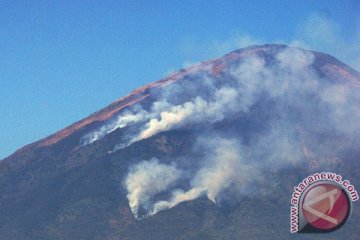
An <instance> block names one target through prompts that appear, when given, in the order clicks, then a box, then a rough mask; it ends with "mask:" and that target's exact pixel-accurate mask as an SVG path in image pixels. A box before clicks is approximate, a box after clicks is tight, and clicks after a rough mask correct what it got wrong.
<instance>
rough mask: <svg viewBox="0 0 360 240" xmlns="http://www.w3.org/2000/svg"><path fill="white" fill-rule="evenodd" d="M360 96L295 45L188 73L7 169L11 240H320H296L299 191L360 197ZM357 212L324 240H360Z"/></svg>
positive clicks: (32, 148) (7, 234) (4, 206)
mask: <svg viewBox="0 0 360 240" xmlns="http://www.w3.org/2000/svg"><path fill="white" fill-rule="evenodd" d="M359 87H360V74H359V73H358V72H356V71H355V70H353V69H351V68H350V67H348V66H346V65H345V64H344V63H341V62H340V61H338V60H336V59H335V58H333V57H331V56H329V55H326V54H323V53H319V52H311V51H305V50H302V49H298V48H290V47H287V46H285V45H263V46H253V47H249V48H245V49H240V50H237V51H234V52H231V53H229V54H227V55H225V56H224V57H222V58H219V59H214V60H211V61H207V62H203V63H201V64H198V65H195V66H193V67H190V68H188V69H182V70H180V71H178V72H175V73H174V74H171V75H170V76H168V77H166V78H164V79H162V80H160V81H158V82H155V83H152V84H149V85H147V86H144V87H143V88H139V89H137V90H135V91H134V92H132V93H131V94H129V95H128V96H126V97H124V98H121V99H119V100H117V101H115V102H114V103H112V104H111V105H109V106H108V107H106V108H104V109H102V110H100V111H98V112H96V113H94V114H92V115H90V116H89V117H87V118H85V119H83V120H81V121H79V122H77V123H74V124H73V125H71V126H69V127H67V128H65V129H63V130H61V131H59V132H57V133H55V134H53V135H51V136H49V137H47V138H45V139H43V140H40V141H38V142H35V143H33V144H30V145H28V146H25V147H24V148H22V149H20V150H18V151H17V152H15V153H14V154H13V155H11V156H9V157H7V158H6V159H4V160H2V161H1V162H0V192H1V196H0V206H1V212H0V238H1V239H248V238H252V239H268V238H270V239H273V238H276V239H289V237H294V238H299V239H311V236H309V235H291V236H290V233H289V230H288V229H289V207H290V197H291V194H292V191H293V187H294V186H295V185H297V184H298V182H299V181H301V180H302V179H303V178H304V177H306V176H307V175H308V174H311V173H314V172H316V171H333V172H337V173H339V174H342V175H343V176H344V177H346V178H347V179H350V180H351V182H352V183H353V184H354V185H355V186H360V176H359V174H358V173H357V168H358V167H359V161H358V158H359V156H360V151H359V149H358V146H359V143H360V139H359V136H360V127H359V126H358V122H359V120H360V109H359V98H360V92H359V90H360V89H359ZM354 205H355V206H354V209H353V213H352V217H351V218H350V220H349V221H348V223H346V225H345V226H344V227H343V228H341V229H340V230H339V231H337V232H334V233H331V234H327V235H326V236H319V239H321V237H323V239H325V237H326V239H339V237H340V236H341V237H347V238H349V239H356V236H357V234H358V232H357V230H356V226H357V225H358V224H359V223H360V211H359V210H360V209H359V208H358V206H357V205H356V204H354ZM259 209H260V210H261V211H259ZM136 217H137V218H136ZM354 229H355V230H354Z"/></svg>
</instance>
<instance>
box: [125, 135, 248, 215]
mask: <svg viewBox="0 0 360 240" xmlns="http://www.w3.org/2000/svg"><path fill="white" fill-rule="evenodd" d="M199 144H201V145H203V147H204V148H206V149H207V151H209V152H208V155H207V156H206V157H205V159H204V162H203V166H202V167H201V168H200V169H199V171H198V172H196V173H195V175H194V176H193V177H192V180H191V188H190V189H188V190H186V191H184V190H182V189H174V190H172V193H171V197H170V198H169V199H168V200H160V201H157V202H152V203H151V205H152V207H151V209H149V211H148V212H147V213H146V214H145V216H150V215H154V214H156V213H158V212H159V211H162V210H165V209H169V208H172V207H174V206H176V205H178V204H179V203H182V202H186V201H191V200H194V199H197V198H199V197H201V196H207V198H208V199H209V200H210V201H212V202H214V203H215V204H216V202H217V198H218V196H219V195H220V194H221V193H222V192H223V191H224V190H227V189H229V188H230V187H231V186H232V185H236V188H237V189H238V190H239V189H241V188H243V187H244V186H246V184H247V183H248V182H249V181H250V179H251V178H250V172H251V170H252V169H253V167H252V166H250V165H248V164H247V163H245V162H244V161H242V155H241V153H240V151H239V143H238V142H237V141H236V140H234V139H222V138H218V137H216V138H214V139H212V140H210V141H205V140H202V141H200V143H199ZM143 165H144V162H142V163H140V168H141V169H143V167H142V166H143ZM135 167H136V169H138V168H139V165H136V166H135ZM144 170H145V169H144ZM146 170H150V169H146ZM158 173H159V174H156V175H155V176H154V175H153V176H154V178H153V179H144V178H140V179H137V180H141V181H147V180H154V182H153V183H151V182H150V183H149V186H152V185H151V184H154V188H157V187H158V183H159V180H160V178H161V179H162V180H163V179H164V178H168V177H169V176H167V175H166V174H163V171H161V172H158ZM141 175H143V174H141ZM129 177H131V178H132V177H137V176H134V173H133V172H130V175H128V177H127V179H129ZM173 181H176V179H171V182H173ZM128 183H129V182H128V181H127V182H126V184H128ZM127 189H128V191H129V190H130V191H129V194H128V198H129V205H130V207H131V209H132V211H133V213H134V212H135V213H136V214H134V215H135V216H136V217H138V215H137V210H138V207H139V206H141V205H142V204H147V205H148V206H149V200H150V199H151V197H153V196H154V195H155V194H156V193H159V192H160V191H156V192H151V194H148V195H147V196H143V195H142V196H141V197H142V199H144V200H145V202H140V201H139V200H137V201H130V199H138V197H140V196H139V194H138V192H137V191H136V188H134V187H131V186H128V185H127ZM134 195H136V196H137V197H136V198H134V197H132V198H131V197H129V196H134ZM145 208H146V209H148V208H149V207H145Z"/></svg>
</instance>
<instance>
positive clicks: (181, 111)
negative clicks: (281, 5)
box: [91, 48, 360, 218]
mask: <svg viewBox="0 0 360 240" xmlns="http://www.w3.org/2000/svg"><path fill="white" fill-rule="evenodd" d="M269 55H271V56H272V57H273V59H271V60H270V61H269V60H268V59H266V58H265V57H263V56H262V55H261V54H260V55H258V56H256V55H254V54H253V53H252V54H250V56H251V57H246V58H244V59H242V61H240V62H239V63H237V64H232V65H230V66H228V67H227V68H225V69H224V70H223V73H222V74H223V76H222V77H221V79H217V78H216V77H212V76H211V75H209V74H208V73H207V72H205V73H200V74H197V75H194V76H192V75H190V76H188V77H187V78H184V79H182V80H181V81H179V82H177V83H173V84H172V85H169V86H168V87H167V88H164V89H162V91H161V92H160V93H158V94H154V96H155V97H157V99H156V101H154V103H153V104H152V105H151V106H150V107H149V108H148V109H147V110H145V109H143V108H141V107H140V106H137V108H138V109H137V110H132V111H128V112H126V113H125V112H124V113H122V114H121V115H120V117H119V118H117V119H115V120H113V122H110V123H108V125H107V127H104V128H101V129H100V130H98V131H95V132H94V133H91V134H93V135H94V136H97V137H96V140H98V139H101V138H102V137H104V136H105V135H106V134H107V133H108V132H110V131H113V130H114V129H116V128H121V127H125V126H130V125H132V124H135V123H141V124H139V125H137V126H139V127H138V128H136V130H135V132H131V133H125V134H128V136H127V138H125V139H126V141H125V142H121V143H120V144H122V146H127V145H129V144H132V143H134V142H136V141H139V140H141V139H145V138H149V137H152V136H154V135H155V134H157V133H160V132H163V131H168V130H172V129H176V128H186V127H188V126H192V125H194V124H195V125H196V124H203V123H218V122H220V121H222V120H224V119H231V118H233V117H235V118H236V119H241V121H238V122H236V124H239V126H230V127H233V129H231V128H230V130H228V131H227V132H226V127H225V130H222V131H221V134H220V133H219V132H217V131H216V130H213V129H210V130H209V129H208V130H206V131H207V132H205V133H200V134H199V135H198V139H197V140H196V142H197V145H196V147H197V148H200V149H202V152H203V153H206V154H205V155H204V156H202V158H201V159H200V160H199V161H197V162H200V165H196V164H193V165H194V166H191V167H192V169H191V171H188V169H186V168H181V167H175V166H174V165H171V164H170V165H165V164H162V163H159V162H158V161H155V160H150V161H148V162H147V161H143V162H141V163H139V164H137V165H135V166H133V167H132V168H131V169H130V171H129V173H128V175H127V177H126V180H125V186H126V189H127V191H128V195H127V196H128V199H129V205H130V208H131V210H132V212H133V213H134V215H135V217H137V218H140V217H144V216H149V215H154V214H156V213H157V212H159V211H162V210H165V209H169V208H172V207H175V206H176V205H178V204H180V203H182V202H186V201H191V200H194V199H197V198H199V197H202V196H204V197H207V198H208V199H209V200H210V201H212V202H214V203H219V202H221V201H222V199H223V198H225V197H226V196H230V195H231V196H233V195H234V196H237V195H239V194H240V195H241V193H243V192H246V191H247V188H248V187H249V185H251V182H252V181H254V179H255V180H257V181H260V180H259V177H258V176H259V175H260V176H261V171H262V169H266V168H267V167H269V166H271V167H272V168H274V167H279V168H281V167H284V166H287V165H294V164H299V163H306V161H305V160H306V159H309V158H311V159H312V160H313V159H317V161H318V163H321V164H323V166H325V165H326V164H328V163H327V161H326V159H329V158H338V155H339V153H341V152H344V151H343V150H344V149H349V148H350V149H355V148H356V146H357V145H358V143H359V140H358V136H359V135H360V125H359V124H358V123H359V122H360V108H359V105H358V104H356V103H358V102H359V101H360V90H359V87H356V85H354V86H353V87H351V88H350V87H348V86H346V84H338V83H335V82H332V81H331V80H328V79H324V77H323V76H319V75H318V72H317V70H316V69H314V68H313V67H312V66H313V63H314V56H313V54H312V53H310V52H306V51H303V50H300V49H296V48H284V49H283V50H281V51H278V52H277V54H275V55H273V54H272V53H271V54H269ZM345 76H346V74H345ZM225 132H226V133H225ZM319 136H321V137H319ZM334 138H335V139H338V140H337V141H334ZM92 139H95V137H93V138H92ZM96 140H95V141H96ZM189 157H191V155H189ZM174 162H175V160H174ZM255 175H257V176H255ZM182 181H185V182H186V183H187V185H186V186H188V188H186V187H184V185H181V186H182V188H180V187H179V185H178V184H179V183H181V182H182ZM263 181H265V180H263ZM163 193H166V194H163Z"/></svg>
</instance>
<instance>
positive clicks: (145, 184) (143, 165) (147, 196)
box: [125, 159, 181, 218]
mask: <svg viewBox="0 0 360 240" xmlns="http://www.w3.org/2000/svg"><path fill="white" fill-rule="evenodd" d="M180 175H181V172H180V171H179V170H178V169H177V168H176V167H175V166H173V165H166V164H162V163H159V161H158V160H157V159H152V160H150V161H142V162H140V163H139V164H137V165H135V166H133V167H132V168H131V169H130V172H129V174H128V175H127V177H126V179H125V186H126V189H127V191H128V194H127V198H128V200H129V206H130V209H131V211H132V213H133V214H134V216H135V217H136V218H138V211H139V207H144V208H145V210H146V208H147V205H148V204H149V201H151V198H152V197H154V196H155V195H156V194H158V193H161V192H162V191H164V190H166V189H168V188H169V187H170V186H171V184H173V183H174V182H175V181H176V180H177V179H178V178H179V177H180Z"/></svg>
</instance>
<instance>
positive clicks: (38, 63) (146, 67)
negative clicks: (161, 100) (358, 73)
mask: <svg viewBox="0 0 360 240" xmlns="http://www.w3.org/2000/svg"><path fill="white" fill-rule="evenodd" d="M359 13H360V1H357V0H353V1H351V0H348V1H338V0H333V1H331V0H326V1H322V0H312V1H311V0H289V1H283V0H278V1H275V0H271V1H265V0H264V1H254V0H251V1H241V0H234V1H230V0H224V1H218V0H217V1H213V0H206V1H205V0H204V1H195V0H181V1H180V0H179V1H175V0H172V1H166V0H164V1H160V0H154V1H149V0H143V1H136V0H119V1H103V0H101V1H95V0H94V1H72V0H67V1H60V0H59V1H52V0H44V1H31V0H29V1H27V0H26V1H20V0H0V86H1V92H0V94H1V95H0V96H1V98H0V99H1V100H0V114H1V122H0V123H1V124H0V132H1V135H0V159H1V158H3V157H5V156H7V155H9V154H10V153H12V152H13V151H15V150H16V149H18V148H20V147H22V146H23V145H25V144H28V143H31V142H33V141H36V140H39V139H41V138H43V137H46V136H47V135H49V134H51V133H54V132H55V131H57V130H60V129H61V128H63V127H66V126H67V125H69V124H71V123H73V122H75V121H77V120H80V119H82V118H84V117H86V116H87V115H89V114H91V113H92V112H94V111H96V110H98V109H100V108H102V107H104V106H106V105H107V104H109V103H111V102H112V101H114V100H115V99H117V98H119V97H121V96H123V95H125V94H127V93H129V92H130V91H131V90H133V89H135V88H137V87H139V86H142V85H144V84H146V83H148V82H152V81H155V80H157V79H159V78H161V77H163V76H165V75H166V74H167V73H169V72H171V71H173V70H176V69H179V68H181V67H183V66H186V65H188V64H190V63H193V62H197V61H201V60H206V59H208V58H213V57H219V56H221V55H223V54H225V53H226V52H228V51H231V50H234V49H236V48H239V47H242V46H246V45H248V44H256V43H272V42H283V43H296V44H298V43H299V44H300V45H301V46H307V47H308V48H312V49H317V50H321V51H326V52H328V53H331V54H333V55H335V56H336V57H338V58H340V59H341V60H343V61H345V62H346V63H348V64H350V65H351V66H353V67H355V68H357V69H359V66H360V51H359V47H358V46H360V18H359V15H360V14H359Z"/></svg>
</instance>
